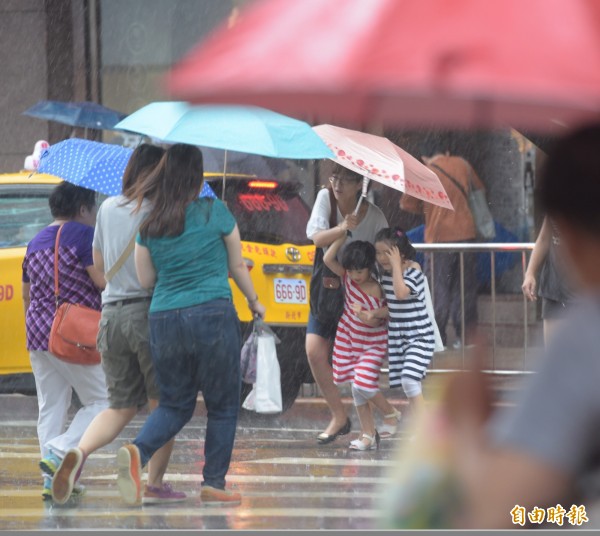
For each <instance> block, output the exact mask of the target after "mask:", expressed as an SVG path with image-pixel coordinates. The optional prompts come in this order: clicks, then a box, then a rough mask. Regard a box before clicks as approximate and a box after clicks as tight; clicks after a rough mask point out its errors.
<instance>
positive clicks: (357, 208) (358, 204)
mask: <svg viewBox="0 0 600 536" xmlns="http://www.w3.org/2000/svg"><path fill="white" fill-rule="evenodd" d="M363 199H364V197H363V196H362V195H361V196H360V197H359V198H358V203H356V208H355V209H354V212H353V213H352V214H354V215H355V216H356V215H357V214H358V211H359V210H360V205H361V204H362V200H363Z"/></svg>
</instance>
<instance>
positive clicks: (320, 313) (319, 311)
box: [310, 190, 344, 324]
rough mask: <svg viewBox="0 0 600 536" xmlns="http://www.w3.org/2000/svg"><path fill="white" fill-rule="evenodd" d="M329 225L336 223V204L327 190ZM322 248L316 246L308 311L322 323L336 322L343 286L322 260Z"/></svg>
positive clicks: (342, 296) (339, 313) (340, 310)
mask: <svg viewBox="0 0 600 536" xmlns="http://www.w3.org/2000/svg"><path fill="white" fill-rule="evenodd" d="M329 203H330V206H331V212H330V216H329V227H330V228H332V227H334V226H335V224H336V212H337V205H336V202H335V197H334V195H333V193H332V192H331V190H329ZM324 254H325V252H324V251H323V248H316V251H315V260H314V263H313V273H312V276H311V279H310V312H311V314H312V315H313V316H314V317H315V318H316V319H317V320H318V321H319V322H320V323H322V324H337V322H338V320H339V319H340V316H342V312H343V310H344V288H343V286H342V281H341V279H340V277H339V276H338V275H337V274H335V273H334V272H332V271H331V270H330V269H329V268H328V267H327V265H326V264H325V263H324V262H323V256H324Z"/></svg>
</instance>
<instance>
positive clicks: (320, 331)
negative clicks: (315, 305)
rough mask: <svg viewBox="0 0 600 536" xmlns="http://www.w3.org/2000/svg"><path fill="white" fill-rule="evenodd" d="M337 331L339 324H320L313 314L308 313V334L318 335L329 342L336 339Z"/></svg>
mask: <svg viewBox="0 0 600 536" xmlns="http://www.w3.org/2000/svg"><path fill="white" fill-rule="evenodd" d="M336 331H337V324H323V323H322V322H319V321H318V320H317V319H316V318H315V317H314V316H313V314H312V313H310V312H309V313H308V325H307V326H306V333H307V334H309V333H311V334H313V335H318V336H319V337H323V338H324V339H327V340H331V341H332V340H334V339H335V332H336Z"/></svg>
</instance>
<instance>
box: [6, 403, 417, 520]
mask: <svg viewBox="0 0 600 536" xmlns="http://www.w3.org/2000/svg"><path fill="white" fill-rule="evenodd" d="M0 398H1V400H0V404H1V409H0V465H1V469H0V527H1V528H2V530H77V529H98V530H107V529H108V530H111V529H145V530H148V529H234V530H246V529H252V530H260V529H361V530H369V529H377V528H380V519H381V506H380V505H381V499H382V497H383V494H384V493H385V485H386V483H387V482H388V479H389V474H390V472H391V470H392V469H393V468H394V466H395V460H396V458H397V450H398V448H399V446H400V445H401V444H402V443H403V442H405V441H406V439H407V432H406V430H405V429H404V430H403V429H402V428H401V430H400V433H399V434H398V437H396V438H393V439H384V440H382V441H381V448H380V450H378V451H376V450H371V451H367V452H356V451H351V450H348V448H347V445H348V443H349V441H350V439H354V438H355V437H356V436H357V434H358V430H359V428H358V419H357V417H356V413H355V412H354V409H353V408H351V400H350V399H345V403H346V404H347V405H348V407H349V413H350V415H351V416H352V420H353V427H352V433H351V434H350V435H349V436H344V437H340V438H338V439H337V440H336V441H335V442H333V443H331V444H329V445H323V446H320V445H318V444H317V443H316V440H315V438H316V435H317V434H318V433H319V432H320V431H321V430H322V429H323V428H324V426H326V424H327V422H328V414H327V411H326V408H325V405H324V403H323V401H322V399H320V398H302V399H298V401H297V402H296V404H295V405H294V406H293V408H292V409H291V410H289V411H288V412H286V413H285V414H284V415H283V416H269V417H265V416H257V415H251V414H248V413H247V412H244V414H243V415H242V416H241V418H240V422H239V425H238V432H237V436H236V443H235V448H234V452H233V460H232V464H231V468H230V471H229V473H228V476H227V485H228V487H233V488H237V489H238V490H239V491H240V492H241V493H242V497H243V498H242V503H241V505H239V506H235V507H231V506H203V504H202V502H201V500H200V483H201V472H202V464H203V462H202V449H203V444H204V443H203V437H204V430H205V425H206V418H205V412H204V407H203V404H202V401H201V399H200V401H199V404H198V409H197V411H196V415H195V416H194V417H193V419H192V420H191V421H190V423H189V424H188V425H187V426H186V427H185V428H184V429H183V430H182V431H181V432H180V434H179V435H178V436H177V441H176V444H175V449H174V451H173V456H172V458H171V463H170V465H169V469H168V470H167V475H166V477H165V480H166V481H168V482H170V483H171V484H172V485H173V487H174V488H175V489H177V490H181V491H184V492H185V493H187V495H188V498H187V500H186V501H185V502H182V503H176V504H170V505H151V506H137V507H130V506H127V505H125V504H124V503H123V502H122V501H121V498H120V496H119V493H118V490H117V487H116V459H115V454H116V450H117V449H118V448H119V447H120V446H121V445H122V444H124V443H126V442H129V441H131V440H132V439H133V437H134V436H135V434H136V433H137V431H138V430H139V428H140V426H141V424H142V423H143V421H144V418H145V414H144V413H141V414H140V415H138V417H137V418H136V419H135V420H134V421H133V422H132V423H131V424H130V425H129V426H128V427H127V428H126V429H125V430H124V431H123V433H122V434H121V437H119V438H118V439H117V440H115V441H114V442H113V443H111V444H110V445H108V446H106V447H104V448H103V449H100V450H99V451H97V452H96V453H94V454H93V455H92V456H91V457H90V459H89V460H88V461H87V463H86V465H85V470H84V473H83V475H82V477H81V483H82V484H83V485H84V486H85V488H86V493H85V495H84V496H83V497H81V498H78V499H71V500H70V501H69V502H68V503H67V504H65V505H63V506H59V505H54V504H53V503H52V502H51V501H46V502H44V501H43V500H42V498H41V488H42V486H41V483H42V479H41V476H40V475H41V473H40V470H39V468H38V465H37V464H38V461H39V457H40V455H39V446H38V443H37V437H36V428H35V426H36V418H37V403H36V400H35V398H34V397H24V396H22V395H5V396H3V397H0ZM390 400H391V401H392V402H393V403H394V405H395V406H396V407H397V408H398V409H400V410H401V411H405V409H406V406H405V404H404V401H402V400H398V399H396V400H394V399H393V398H390Z"/></svg>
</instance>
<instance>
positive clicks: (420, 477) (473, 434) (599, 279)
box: [384, 125, 600, 529]
mask: <svg viewBox="0 0 600 536" xmlns="http://www.w3.org/2000/svg"><path fill="white" fill-rule="evenodd" d="M599 199H600V125H598V126H590V127H586V128H583V129H581V130H579V131H577V132H574V133H572V134H570V135H569V136H567V137H565V138H564V139H563V140H561V141H560V142H559V143H557V145H556V146H555V148H554V151H553V152H552V154H550V155H549V158H548V161H547V164H546V168H545V172H544V177H543V181H542V185H541V188H540V198H539V201H540V202H541V204H542V208H543V209H544V210H545V212H546V214H547V215H548V217H549V218H550V219H551V221H552V223H553V224H554V225H556V228H557V229H558V231H559V233H560V236H561V240H562V241H561V245H564V248H563V249H564V255H565V257H566V258H565V262H566V263H567V266H568V267H569V272H570V275H572V276H573V280H574V281H575V283H576V286H577V291H578V295H577V298H576V299H575V300H574V302H573V307H572V308H570V309H569V311H568V313H567V316H566V317H565V319H564V323H563V324H562V325H561V326H560V328H558V329H557V330H556V331H555V332H554V333H553V335H552V337H551V338H550V339H549V341H548V344H547V345H546V347H545V349H544V355H543V356H541V358H540V359H539V360H538V371H537V372H536V374H535V375H533V376H532V377H531V378H530V379H529V380H528V383H525V384H524V385H523V387H522V391H521V393H520V399H519V400H518V401H517V403H516V407H507V408H503V409H501V410H499V411H498V412H496V413H494V414H491V413H490V401H491V396H490V390H489V387H488V386H487V385H486V383H485V379H484V374H482V373H481V372H480V371H476V370H474V371H471V372H465V373H461V374H458V375H457V376H455V377H453V378H451V379H450V381H449V382H448V383H447V384H445V385H444V389H443V390H442V391H443V394H442V396H441V399H440V401H439V403H438V404H436V405H434V407H433V408H432V409H431V410H430V411H429V412H427V414H426V415H425V419H424V420H423V421H422V422H421V423H419V429H418V430H417V432H416V438H415V441H414V442H413V443H411V444H410V445H409V446H408V447H407V449H406V451H405V452H402V453H401V454H402V458H401V462H400V466H399V474H398V475H397V476H398V478H397V479H396V480H395V482H394V485H393V490H392V492H391V493H389V494H388V495H387V496H388V497H389V501H388V504H387V505H386V509H385V510H384V511H385V519H386V521H385V523H384V525H385V526H386V527H388V528H389V527H394V528H430V529H433V528H446V529H451V528H469V529H499V528H523V527H528V528H533V527H535V526H544V527H545V528H556V529H558V528H561V527H563V528H564V527H576V526H579V527H581V528H584V529H591V528H598V526H600V525H599V524H598V521H597V520H594V518H593V516H592V515H590V514H589V511H590V510H591V509H592V508H594V507H595V508H597V507H598V504H599V501H598V499H600V485H599V484H600V432H599V427H598V425H599V424H600V389H598V380H599V379H600V269H599V266H600V210H599V209H598V205H597V203H598V200H599ZM478 357H479V358H480V357H481V356H478ZM490 415H491V416H490ZM592 525H593V526H592Z"/></svg>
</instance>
